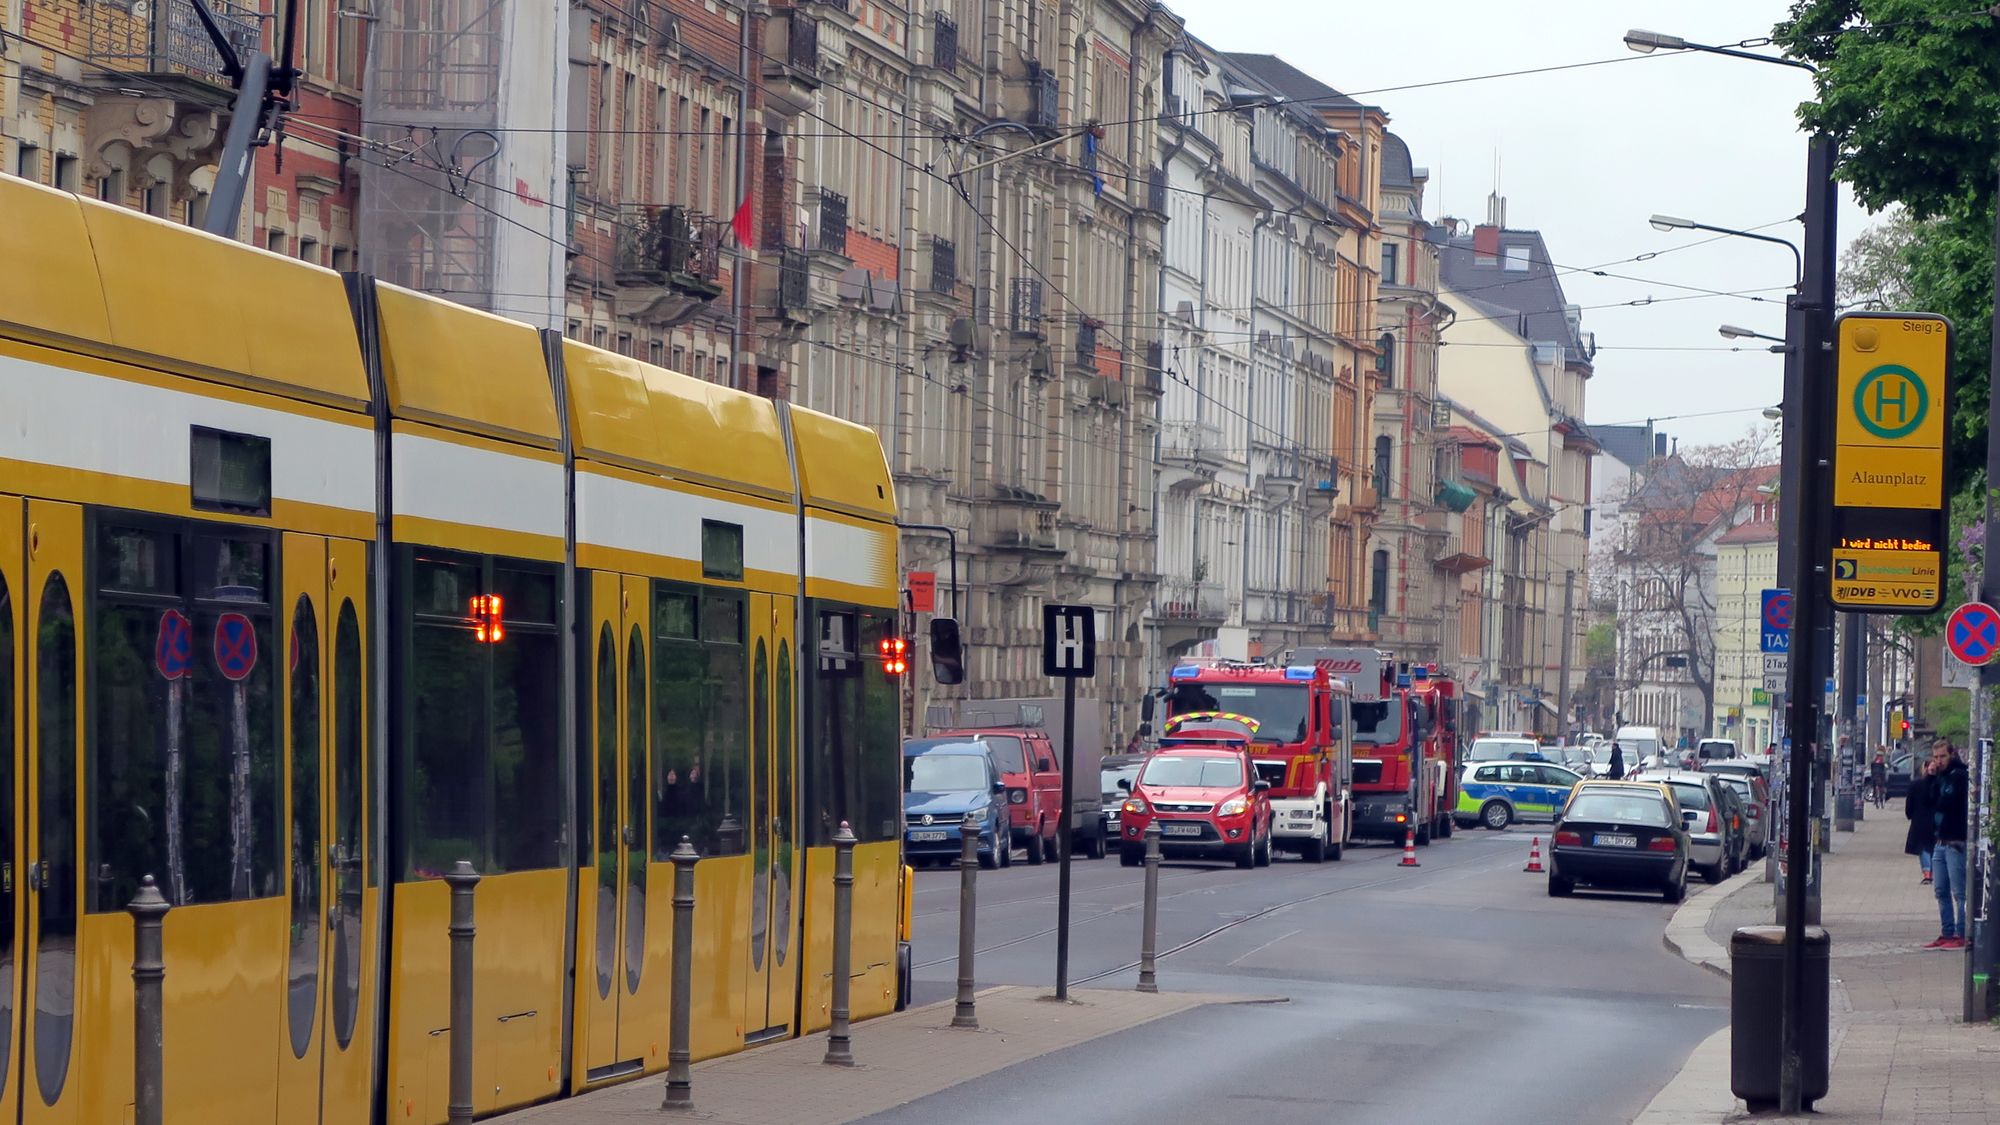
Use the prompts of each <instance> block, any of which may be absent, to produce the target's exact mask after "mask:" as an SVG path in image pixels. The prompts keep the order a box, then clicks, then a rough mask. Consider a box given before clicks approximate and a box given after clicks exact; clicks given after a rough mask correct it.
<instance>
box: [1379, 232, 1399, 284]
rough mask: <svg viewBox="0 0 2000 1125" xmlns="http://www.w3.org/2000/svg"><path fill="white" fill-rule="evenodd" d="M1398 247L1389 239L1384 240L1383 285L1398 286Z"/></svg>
mask: <svg viewBox="0 0 2000 1125" xmlns="http://www.w3.org/2000/svg"><path fill="white" fill-rule="evenodd" d="M1397 252H1398V251H1397V246H1396V244H1395V243H1394V242H1391V241H1389V240H1388V239H1383V240H1382V284H1384V285H1394V284H1396V265H1397Z"/></svg>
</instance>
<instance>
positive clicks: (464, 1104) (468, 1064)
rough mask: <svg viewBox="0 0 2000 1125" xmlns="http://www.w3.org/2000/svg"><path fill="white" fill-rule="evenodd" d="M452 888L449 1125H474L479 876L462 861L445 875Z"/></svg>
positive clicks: (446, 1111) (445, 879)
mask: <svg viewBox="0 0 2000 1125" xmlns="http://www.w3.org/2000/svg"><path fill="white" fill-rule="evenodd" d="M444 881H445V882H446V883H449V884H450V885H451V924H450V925H449V926H448V927H446V932H447V933H449V934H450V935H451V1071H450V1075H449V1079H448V1082H449V1085H448V1086H447V1089H448V1091H449V1093H448V1099H449V1100H448V1102H447V1104H446V1106H445V1121H446V1123H447V1125H472V934H473V927H472V889H473V888H474V887H476V886H478V885H479V872H477V871H474V870H473V869H472V864H471V863H470V862H468V861H466V860H463V859H461V860H459V861H458V862H457V863H455V864H453V865H452V868H451V870H450V871H449V872H446V873H445V877H444Z"/></svg>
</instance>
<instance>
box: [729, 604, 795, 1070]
mask: <svg viewBox="0 0 2000 1125" xmlns="http://www.w3.org/2000/svg"><path fill="white" fill-rule="evenodd" d="M796 607H797V603H796V601H795V600H794V599H792V598H790V597H785V596H781V595H779V596H774V595H771V594H752V595H750V708H751V715H750V802H751V807H750V830H751V840H750V856H751V863H752V867H751V882H750V949H749V958H750V962H749V974H748V976H747V978H746V980H747V989H748V992H747V994H746V995H745V997H744V1005H743V1006H744V1016H743V1027H744V1029H745V1031H746V1032H748V1033H749V1034H748V1036H747V1038H749V1039H752V1040H756V1039H764V1038H775V1037H777V1036H779V1035H783V1034H785V1033H787V1032H788V1031H790V1029H791V1027H792V1025H793V1014H794V1012H795V1010H796V1009H797V1007H798V976H799V972H798V960H799V944H800V941H801V937H800V934H799V928H800V915H801V907H800V902H799V894H800V892H799V852H798V836H797V796H798V792H797V790H798V786H797V778H798V771H797V765H798V761H797V757H798V756H797V750H796V742H797V731H796V729H795V727H796V714H795V708H796V706H797V698H796V693H797V685H796V682H795V681H796V672H797V669H796V667H795V665H796V660H797V657H796V654H795V652H794V643H795V640H796V638H795V636H794V634H795V631H796V630H795V618H794V616H793V615H794V614H795V613H796V612H797V609H796Z"/></svg>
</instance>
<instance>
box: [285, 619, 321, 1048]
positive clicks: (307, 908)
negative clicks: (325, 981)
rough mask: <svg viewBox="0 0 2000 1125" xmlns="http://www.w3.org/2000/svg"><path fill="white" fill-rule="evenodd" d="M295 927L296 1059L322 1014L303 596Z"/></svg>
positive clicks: (295, 687) (312, 710)
mask: <svg viewBox="0 0 2000 1125" xmlns="http://www.w3.org/2000/svg"><path fill="white" fill-rule="evenodd" d="M291 652H292V655H291V697H292V698H291V702H292V715H291V727H292V731H291V733H292V737H291V740H290V741H291V751H292V788H291V795H292V832H291V837H292V840H291V843H292V848H291V873H292V924H291V940H292V948H291V966H290V972H289V973H288V975H287V980H286V985H287V987H286V989H285V1003H286V1015H287V1017H288V1019H287V1024H288V1026H289V1027H290V1030H291V1033H292V1056H293V1057H294V1058H304V1057H305V1054H306V1048H308V1047H310V1046H311V1045H312V1032H313V1016H314V1014H315V1013H316V1012H317V1011H318V1010H319V903H320V866H319V865H320V857H321V855H322V849H321V847H320V822H319V798H320V792H319V711H320V707H319V704H320V683H319V627H318V624H317V620H316V618H315V617H314V615H313V607H312V602H311V601H310V600H308V599H307V598H305V597H304V596H301V597H300V598H299V601H298V606H297V608H296V609H295V610H294V611H293V614H292V645H291Z"/></svg>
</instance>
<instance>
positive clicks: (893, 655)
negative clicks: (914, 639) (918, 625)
mask: <svg viewBox="0 0 2000 1125" xmlns="http://www.w3.org/2000/svg"><path fill="white" fill-rule="evenodd" d="M876 648H878V649H880V650H881V653H882V674H883V675H885V676H900V675H902V674H903V673H905V672H907V671H909V670H910V642H909V639H908V638H906V637H896V636H889V637H883V638H882V642H881V643H880V644H878V645H877V646H876Z"/></svg>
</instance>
